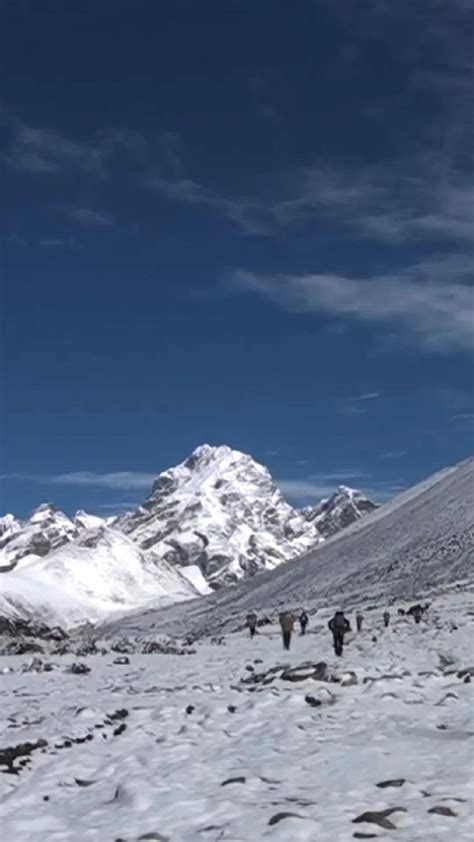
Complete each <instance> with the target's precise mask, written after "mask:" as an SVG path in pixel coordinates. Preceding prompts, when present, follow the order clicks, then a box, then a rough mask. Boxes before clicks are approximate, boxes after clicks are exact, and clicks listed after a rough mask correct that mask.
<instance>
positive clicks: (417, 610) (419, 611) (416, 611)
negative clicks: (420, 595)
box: [411, 605, 423, 623]
mask: <svg viewBox="0 0 474 842" xmlns="http://www.w3.org/2000/svg"><path fill="white" fill-rule="evenodd" d="M411 614H413V619H414V620H415V623H419V622H420V620H421V618H422V616H423V608H422V607H421V605H415V606H414V607H413V609H412V610H411Z"/></svg>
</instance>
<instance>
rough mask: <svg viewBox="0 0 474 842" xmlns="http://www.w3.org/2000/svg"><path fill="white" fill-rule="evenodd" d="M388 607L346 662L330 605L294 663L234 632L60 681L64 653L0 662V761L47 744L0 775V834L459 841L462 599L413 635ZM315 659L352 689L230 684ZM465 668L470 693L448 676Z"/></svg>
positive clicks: (465, 794) (472, 626)
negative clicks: (386, 620) (338, 650)
mask: <svg viewBox="0 0 474 842" xmlns="http://www.w3.org/2000/svg"><path fill="white" fill-rule="evenodd" d="M384 608H385V605H384V604H383V603H378V604H377V606H376V608H375V609H374V610H373V611H366V614H365V616H366V625H365V629H364V630H363V632H362V633H361V634H360V635H356V634H351V635H350V636H349V638H348V645H347V647H346V649H345V652H344V656H343V658H342V659H336V658H335V656H334V655H333V653H332V651H331V646H330V643H331V641H330V637H329V634H328V632H327V629H326V622H327V618H328V616H329V610H326V611H324V612H321V613H320V614H319V613H318V614H317V615H316V616H312V617H311V626H310V632H311V633H310V634H308V635H307V636H306V637H299V636H297V637H295V638H294V640H293V646H292V650H291V652H290V653H284V652H283V651H282V649H281V642H280V637H279V634H278V632H277V629H276V628H275V627H274V626H269V627H264V628H262V629H261V630H260V633H259V634H258V636H257V637H256V638H255V640H253V641H250V640H249V639H248V638H247V636H246V634H245V633H244V632H237V633H234V634H228V635H227V636H226V637H225V638H224V642H223V643H222V644H221V645H217V644H215V643H214V644H213V643H212V642H211V641H210V640H209V639H208V640H206V641H204V640H203V641H201V642H199V643H197V644H196V645H195V649H196V654H194V655H188V656H180V657H178V656H173V655H133V654H132V655H129V656H128V657H129V660H130V663H129V664H122V665H120V664H114V663H113V661H114V659H115V658H116V657H117V655H116V654H114V653H110V654H106V655H103V656H94V657H88V658H84V659H82V660H83V661H84V662H85V663H86V664H87V665H88V666H89V667H90V669H91V672H90V673H89V674H87V675H74V674H69V673H67V672H66V671H65V670H66V667H67V665H68V664H69V663H70V661H71V660H73V657H72V656H69V655H67V656H63V657H57V656H56V657H54V658H50V657H46V656H43V658H44V660H48V661H51V662H52V663H53V666H54V668H53V670H52V671H51V672H42V673H38V674H37V673H33V672H29V673H21V672H20V665H21V664H22V663H25V662H28V660H29V656H22V657H14V658H12V657H10V658H5V657H4V658H1V659H0V693H1V704H0V711H1V712H0V723H1V729H2V734H1V738H0V740H1V741H0V750H4V749H5V748H6V747H8V746H17V745H18V744H20V743H24V742H25V741H37V740H40V739H43V740H46V741H47V742H48V745H47V746H44V747H43V749H42V748H41V747H40V748H38V749H37V750H36V751H34V752H33V754H32V755H31V762H30V763H29V765H26V766H25V767H24V768H23V769H22V770H21V771H20V773H19V774H17V775H16V774H1V771H0V827H1V828H2V837H3V838H5V839H14V840H15V842H45V840H48V842H63V841H65V840H68V842H69V840H70V842H86V840H96V841H97V842H114V840H115V841H116V840H125V842H136V840H138V839H142V840H145V839H148V840H149V841H150V842H151V840H155V842H158V840H169V842H200V840H203V842H207V840H212V842H217V840H230V842H257V841H258V840H264V839H269V840H270V839H271V840H285V842H293V841H294V842H315V840H317V842H348V840H351V839H352V838H354V837H355V838H377V839H385V840H392V839H393V840H395V839H396V840H400V842H441V840H443V842H445V840H447V839H450V838H452V839H453V840H454V839H455V840H456V842H464V840H468V839H471V838H472V828H473V821H474V813H473V804H472V800H473V786H472V783H473V741H474V721H473V705H472V701H473V698H472V696H473V688H474V666H473V665H474V656H473V631H474V604H473V599H472V594H471V593H469V592H465V593H455V594H452V595H450V596H449V595H446V596H443V597H439V598H438V599H436V600H435V601H434V602H433V604H432V606H431V608H430V609H429V611H428V613H427V615H426V620H423V622H422V623H421V624H420V625H419V626H416V625H415V624H414V623H413V621H412V620H411V619H410V618H405V617H398V616H397V614H396V608H398V605H397V606H395V607H392V609H391V610H392V618H393V624H392V626H391V627H390V628H389V629H388V630H384V629H383V628H382V622H381V614H382V611H383V609H384ZM351 619H353V618H351ZM148 631H149V629H148ZM216 632H218V629H217V628H216ZM374 638H376V640H375V639H374ZM76 660H77V659H76ZM323 660H324V661H326V662H327V664H328V665H329V669H330V670H333V669H336V670H338V672H339V674H344V675H346V674H347V677H348V671H353V672H354V673H355V675H356V678H357V684H351V683H350V682H349V683H348V686H341V685H340V684H338V683H327V682H325V681H317V680H314V679H312V678H307V679H305V680H301V681H289V680H283V679H282V678H280V677H276V678H274V680H273V681H272V682H271V683H268V684H263V683H258V682H257V683H255V684H254V685H252V684H249V683H247V684H242V683H241V680H242V679H247V680H248V679H250V680H252V678H251V677H252V675H254V674H255V672H257V673H265V672H266V671H267V670H268V669H270V668H271V667H273V666H276V665H278V664H290V665H293V666H297V665H299V664H300V663H302V662H304V661H312V662H313V663H316V662H320V661H323ZM446 666H447V669H446ZM442 667H444V671H443V669H442ZM463 667H464V668H465V667H472V673H473V677H472V680H468V681H466V680H465V679H466V678H467V676H469V673H466V675H462V676H461V677H458V675H457V672H458V671H459V670H460V669H461V668H463ZM4 668H13V669H14V670H15V672H13V673H8V674H1V670H2V669H4ZM277 676H278V674H277ZM270 677H271V676H269V678H270ZM252 687H253V688H254V689H252ZM307 695H310V696H312V697H313V699H315V700H316V701H321V702H322V704H321V705H320V706H319V707H313V706H311V705H310V704H309V703H308V702H307V701H305V696H307ZM117 711H118V713H116V712H117ZM123 726H125V727H123ZM114 732H115V733H114ZM75 740H79V742H75ZM1 759H2V755H1V754H0V762H1ZM18 762H19V761H15V763H16V764H18ZM0 770H1V767H0ZM232 779H234V780H232ZM387 781H392V782H394V783H392V785H390V786H386V787H385V788H380V787H378V784H381V783H384V782H387ZM397 784H398V785H397ZM390 809H393V810H394V812H393V813H390V814H387V813H385V814H384V813H383V812H382V813H381V812H380V811H384V810H390ZM433 810H434V812H432V811H433ZM374 811H375V815H374V814H373V815H369V816H366V818H368V819H370V820H371V821H360V822H357V823H353V820H354V819H356V818H358V817H360V816H361V815H362V814H364V813H367V812H372V813H374ZM289 813H290V814H293V816H288V815H286V816H285V815H284V814H289ZM282 814H283V817H282ZM355 834H361V835H360V836H359V837H357V836H355ZM364 834H365V836H364Z"/></svg>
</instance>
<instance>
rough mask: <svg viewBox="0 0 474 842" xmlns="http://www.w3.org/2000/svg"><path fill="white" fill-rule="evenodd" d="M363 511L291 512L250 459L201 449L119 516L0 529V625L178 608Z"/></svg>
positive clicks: (10, 521) (43, 518)
mask: <svg viewBox="0 0 474 842" xmlns="http://www.w3.org/2000/svg"><path fill="white" fill-rule="evenodd" d="M367 508H374V506H373V504H371V503H370V501H367V499H366V498H364V497H363V495H362V494H360V493H359V492H353V491H350V492H349V491H347V493H346V490H345V489H344V490H340V491H339V492H338V493H337V494H336V495H335V496H334V497H333V498H331V501H328V503H326V504H323V505H322V507H320V508H319V509H315V510H306V511H304V512H300V511H298V510H296V509H294V508H292V507H291V506H290V505H289V504H288V503H287V502H286V501H285V500H284V498H283V497H282V494H281V492H280V491H279V490H278V488H277V487H276V485H275V484H274V482H273V480H272V477H271V475H270V473H269V471H268V470H267V469H266V468H264V467H263V466H262V465H259V464H257V463H256V462H255V461H254V460H253V459H252V458H251V457H250V456H248V455H246V454H244V453H240V452H239V451H236V450H232V449H231V448H230V447H226V446H221V447H211V446H209V445H203V446H202V447H199V448H197V450H195V451H194V452H193V453H192V454H191V456H190V457H189V458H188V459H186V460H185V461H184V462H183V463H181V464H179V465H177V466H176V467H174V468H170V469H169V470H167V471H164V472H163V473H162V474H160V475H159V476H158V478H157V479H156V481H155V483H154V485H153V488H152V492H151V495H150V497H149V498H148V499H147V500H146V501H145V503H144V504H143V505H142V506H140V507H139V508H138V509H137V510H136V511H135V512H131V513H129V514H126V515H124V516H122V517H119V518H109V519H107V520H104V519H102V518H99V517H97V516H95V515H89V514H87V513H86V512H84V511H78V512H77V513H76V515H75V516H74V518H73V519H71V518H69V517H68V516H67V515H66V514H64V512H61V511H59V510H58V509H57V508H55V507H54V506H53V505H52V504H50V503H47V504H44V505H42V506H39V508H37V509H35V511H34V512H33V514H32V515H31V517H30V518H29V519H27V520H25V521H23V522H21V521H19V520H17V519H16V518H15V517H14V516H13V515H6V516H5V517H4V518H2V519H1V520H0V568H1V576H0V614H1V613H2V612H3V613H7V614H8V612H10V613H11V612H12V611H14V610H16V611H17V612H19V614H20V615H21V617H23V618H25V617H28V616H31V617H35V618H36V619H38V620H42V621H43V622H47V621H51V622H53V621H54V622H55V623H59V622H66V623H68V624H70V623H71V622H75V621H77V622H79V621H82V620H83V619H84V618H87V619H93V618H99V617H103V616H105V615H106V614H107V613H110V612H116V611H117V610H119V609H121V610H122V611H125V610H129V609H130V608H132V607H133V608H139V607H140V606H144V605H145V604H146V605H149V604H150V603H151V601H153V600H154V605H155V606H157V605H158V606H163V604H164V603H165V602H166V603H169V602H171V601H174V600H176V601H179V600H182V599H188V598H190V597H193V596H197V595H200V594H203V593H207V592H208V591H209V587H208V584H207V583H209V585H210V586H211V587H212V588H213V589H217V588H219V587H221V586H223V585H229V584H234V583H236V582H238V581H239V580H242V579H245V578H248V577H252V576H254V575H255V574H257V573H260V572H262V571H266V570H267V571H268V570H273V569H274V568H276V567H278V566H279V565H281V564H283V563H284V562H287V561H289V560H291V559H294V558H296V557H297V556H300V555H302V554H303V553H305V552H307V551H308V550H310V549H313V548H314V547H315V546H316V545H317V544H319V543H320V542H321V541H322V540H324V537H325V536H326V535H333V534H334V533H335V532H336V531H337V530H338V529H341V528H343V527H344V526H346V525H347V523H348V522H351V521H353V520H354V519H355V518H358V517H360V516H361V515H362V513H363V511H364V510H365V509H367ZM117 588H118V590H117Z"/></svg>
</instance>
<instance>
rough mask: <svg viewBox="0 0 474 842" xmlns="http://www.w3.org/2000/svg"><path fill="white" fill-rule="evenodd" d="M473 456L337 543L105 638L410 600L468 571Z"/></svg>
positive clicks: (473, 521)
mask: <svg viewBox="0 0 474 842" xmlns="http://www.w3.org/2000/svg"><path fill="white" fill-rule="evenodd" d="M473 489H474V459H469V460H467V461H465V462H462V463H461V464H460V465H457V466H455V467H453V468H449V469H446V470H444V471H441V472H440V473H437V474H435V475H434V476H432V477H430V478H429V479H427V480H425V481H423V482H422V483H420V484H419V485H417V486H415V487H414V488H412V489H410V490H409V491H407V492H404V493H403V494H401V495H400V496H399V497H397V498H395V499H394V500H393V501H391V502H390V503H388V504H387V505H385V506H382V507H381V508H379V509H377V510H376V511H374V512H373V513H372V514H371V515H369V516H368V517H367V518H366V519H365V520H359V521H357V522H356V523H354V524H353V525H352V526H350V527H349V528H348V529H347V530H346V531H345V532H343V533H341V534H340V535H339V536H337V537H336V538H334V539H332V540H329V541H327V542H326V543H324V544H321V545H320V546H319V547H318V548H317V549H316V550H314V551H312V552H310V553H308V554H307V555H306V556H304V557H302V558H301V559H298V560H297V561H295V562H294V563H293V564H291V565H286V566H283V567H280V568H279V569H277V570H275V571H274V572H273V573H271V574H263V575H261V576H260V577H258V578H257V579H254V580H252V581H249V582H245V583H243V584H242V585H240V586H238V587H237V588H233V589H232V590H231V591H225V592H222V593H218V594H215V595H212V596H210V597H208V598H206V599H204V600H201V601H200V602H196V601H193V602H192V603H188V604H187V605H186V617H185V618H184V617H183V614H182V610H181V609H180V607H179V606H177V607H172V608H170V609H166V610H164V611H162V612H159V613H158V612H150V613H149V614H146V615H142V616H140V615H138V616H136V617H128V618H126V619H125V620H123V621H122V622H120V623H118V624H117V625H116V626H114V625H111V626H110V627H109V633H111V634H115V633H126V634H131V633H140V632H144V631H146V629H147V628H149V627H150V624H152V623H155V624H156V627H157V628H158V629H163V630H166V631H168V632H169V633H172V634H173V633H179V630H181V631H182V629H183V625H185V627H186V631H189V632H191V633H196V634H205V633H215V632H217V631H219V630H220V629H223V628H227V629H228V628H232V627H236V626H237V625H238V624H239V623H241V622H242V619H243V617H244V616H245V612H246V611H247V610H249V609H250V608H253V609H255V610H258V611H269V612H271V611H275V610H278V609H281V608H282V607H283V606H284V607H295V608H297V607H299V606H301V605H305V606H306V608H311V607H312V606H314V607H315V606H317V605H320V604H324V603H327V602H330V603H331V604H341V605H349V604H351V603H355V602H357V601H361V600H362V601H363V600H368V599H377V600H379V601H380V600H384V601H388V600H390V599H391V598H401V597H404V598H407V599H409V598H412V597H414V596H416V595H418V594H420V593H422V592H424V591H429V590H430V589H432V588H435V589H436V588H441V587H444V586H447V585H449V584H450V583H454V582H456V581H458V580H466V579H467V580H469V581H472V579H473V573H474V507H473V505H472V503H473Z"/></svg>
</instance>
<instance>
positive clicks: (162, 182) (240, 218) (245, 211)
mask: <svg viewBox="0 0 474 842" xmlns="http://www.w3.org/2000/svg"><path fill="white" fill-rule="evenodd" d="M147 187H148V188H149V189H150V190H153V191H155V192H157V193H161V194H162V195H164V196H166V197H167V198H168V199H171V200H173V201H175V202H179V203H181V204H184V205H189V206H195V207H207V208H209V209H210V210H213V211H215V212H216V213H217V214H219V215H220V216H223V217H225V218H226V219H228V220H229V221H230V222H233V223H234V224H235V225H237V226H238V228H240V230H241V231H242V232H243V233H245V234H255V235H258V234H261V235H268V234H271V233H272V230H273V222H272V219H271V213H269V212H268V209H266V208H265V206H264V205H263V204H262V202H261V201H260V200H258V199H255V198H245V197H226V196H224V195H221V194H220V193H219V192H218V191H215V190H213V189H212V188H210V187H205V186H203V185H202V184H199V183H198V182H196V181H193V180H191V179H188V178H176V179H171V178H168V179H167V178H164V177H161V176H160V177H156V176H154V177H152V178H150V179H148V180H147Z"/></svg>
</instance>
